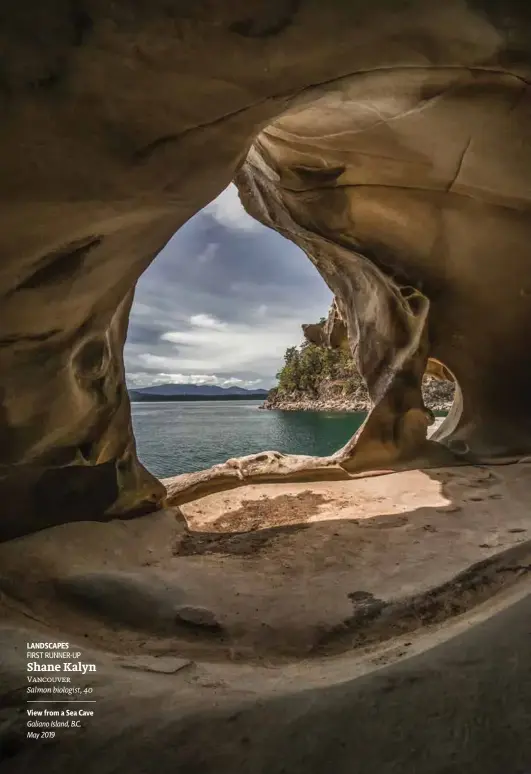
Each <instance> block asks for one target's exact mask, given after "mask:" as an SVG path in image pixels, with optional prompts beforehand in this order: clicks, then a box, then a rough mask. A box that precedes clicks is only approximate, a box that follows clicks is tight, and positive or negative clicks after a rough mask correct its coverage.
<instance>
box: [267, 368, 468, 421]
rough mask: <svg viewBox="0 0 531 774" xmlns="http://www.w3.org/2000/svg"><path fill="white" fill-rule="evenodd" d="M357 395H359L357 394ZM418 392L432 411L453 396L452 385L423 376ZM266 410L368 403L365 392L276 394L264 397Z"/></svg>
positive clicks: (353, 408)
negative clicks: (312, 394)
mask: <svg viewBox="0 0 531 774" xmlns="http://www.w3.org/2000/svg"><path fill="white" fill-rule="evenodd" d="M360 393H361V394H360ZM422 393H423V396H424V403H425V405H426V406H427V407H428V408H429V409H431V410H432V411H449V410H450V408H451V406H452V402H453V396H454V385H453V384H452V383H451V382H448V381H444V380H441V379H436V378H434V377H431V376H427V377H425V379H424V383H423V388H422ZM260 408H261V409H265V410H267V411H337V412H361V411H369V410H370V408H371V402H370V400H369V399H368V396H367V393H366V391H365V390H359V391H358V393H357V394H354V395H350V396H346V395H337V394H330V392H329V391H325V392H324V394H322V395H320V396H318V397H316V398H314V397H311V396H309V395H305V394H301V393H298V394H292V395H284V394H282V393H280V394H279V393H278V392H277V393H276V394H274V396H273V397H272V398H269V397H268V398H267V400H265V401H264V403H263V404H262V405H261V406H260Z"/></svg>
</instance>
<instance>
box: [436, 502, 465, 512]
mask: <svg viewBox="0 0 531 774" xmlns="http://www.w3.org/2000/svg"><path fill="white" fill-rule="evenodd" d="M435 510H436V512H437V513H457V511H460V510H462V509H461V506H460V505H456V504H455V503H451V504H450V505H444V506H443V507H442V508H436V509H435Z"/></svg>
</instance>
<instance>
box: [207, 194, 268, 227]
mask: <svg viewBox="0 0 531 774" xmlns="http://www.w3.org/2000/svg"><path fill="white" fill-rule="evenodd" d="M203 212H204V213H206V214H207V215H210V216H211V217H213V218H214V220H217V221H218V223H220V224H221V225H222V226H225V227H226V228H230V229H240V230H242V231H259V230H260V229H263V228H264V226H262V224H261V223H259V222H258V221H257V220H255V219H254V218H251V216H250V215H248V214H247V213H246V212H245V210H244V208H243V205H242V203H241V201H240V197H239V195H238V189H237V188H236V186H235V185H233V184H232V183H231V184H230V185H229V187H228V188H226V189H225V190H224V191H223V193H222V194H220V195H219V196H218V197H217V199H214V201H213V202H211V203H210V204H209V205H208V206H207V207H205V209H204V210H203Z"/></svg>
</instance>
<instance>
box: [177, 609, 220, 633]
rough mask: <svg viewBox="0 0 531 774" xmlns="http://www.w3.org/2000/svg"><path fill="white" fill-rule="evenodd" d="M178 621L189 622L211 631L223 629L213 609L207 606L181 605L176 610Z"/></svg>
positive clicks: (189, 624)
mask: <svg viewBox="0 0 531 774" xmlns="http://www.w3.org/2000/svg"><path fill="white" fill-rule="evenodd" d="M175 618H176V620H177V623H181V624H187V625H188V626H194V627H198V628H202V629H209V630H210V631H221V624H220V623H219V621H218V620H217V618H216V616H215V615H214V613H213V612H212V611H211V610H208V609H207V608H206V607H194V606H192V605H181V606H180V607H178V608H176V610H175Z"/></svg>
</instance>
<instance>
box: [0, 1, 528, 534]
mask: <svg viewBox="0 0 531 774" xmlns="http://www.w3.org/2000/svg"><path fill="white" fill-rule="evenodd" d="M3 16H4V17H5V18H3V24H2V28H3V38H2V50H3V58H2V71H1V90H0V99H1V100H2V110H3V116H4V119H3V122H2V127H1V129H0V132H1V153H2V169H3V174H2V181H1V186H0V195H1V199H2V206H1V208H0V217H1V219H2V220H1V224H0V234H1V237H0V238H1V243H2V257H3V263H2V268H1V271H0V297H1V303H0V330H1V342H0V343H1V349H0V369H1V371H2V375H3V376H2V394H1V411H2V415H1V424H0V449H1V459H0V501H1V502H2V519H1V524H2V527H1V528H0V534H1V535H2V536H3V537H9V536H13V535H16V534H23V533H24V532H27V531H31V530H33V529H36V528H39V527H41V526H48V525H50V524H55V523H61V522H63V521H68V520H73V519H74V520H75V519H86V518H108V517H109V516H111V515H115V514H131V513H136V512H142V511H145V510H146V509H152V508H156V507H157V506H158V505H159V504H160V503H161V502H162V500H163V498H164V494H165V493H164V487H163V486H162V485H161V484H160V482H158V481H156V480H155V479H153V478H152V477H151V476H150V475H149V474H148V473H147V471H145V470H144V469H143V468H142V466H141V465H140V464H139V462H138V460H137V458H136V452H135V445H134V438H133V436H132V430H131V422H130V414H129V405H128V399H127V395H126V391H125V390H124V373H123V361H122V354H121V353H122V346H123V341H124V339H125V334H126V329H127V317H128V311H129V307H130V304H131V301H132V297H133V292H134V285H135V282H136V280H137V278H138V276H139V275H140V274H141V273H142V271H143V270H144V269H145V267H146V266H147V265H148V264H149V262H150V261H151V260H152V258H153V257H154V256H155V255H156V254H157V252H158V251H159V250H160V249H161V247H162V246H163V245H164V244H165V243H166V242H167V240H168V239H169V238H170V237H171V236H172V234H173V233H174V232H175V230H176V229H178V228H179V227H180V225H182V224H183V223H184V222H186V220H187V219H188V218H189V217H190V216H191V215H192V214H193V213H195V212H196V211H197V210H199V209H200V208H201V207H202V206H204V205H205V204H206V203H207V202H208V201H210V200H211V199H212V198H214V196H215V195H217V194H218V193H219V192H220V191H221V190H222V189H223V188H224V187H225V186H226V185H227V184H228V182H229V181H230V180H231V179H233V178H235V179H236V182H237V184H238V186H239V189H240V193H241V195H242V198H243V201H244V203H245V206H246V207H247V208H248V209H249V211H250V212H252V213H253V214H254V215H255V216H256V217H258V218H260V219H261V220H263V221H264V222H266V223H268V224H269V225H271V226H272V227H274V228H276V229H278V230H279V231H281V232H282V233H284V234H285V235H286V236H288V237H289V238H291V239H294V240H295V241H296V242H297V243H298V244H300V245H301V246H302V247H303V248H304V249H306V251H307V252H308V254H309V256H310V257H311V259H312V260H313V261H314V262H315V264H316V265H317V266H318V268H319V270H320V271H321V273H322V274H323V276H324V277H325V279H326V281H327V282H328V284H329V285H330V286H331V287H332V288H333V290H334V292H335V293H336V295H337V297H338V299H339V302H340V303H341V305H342V310H343V313H344V314H345V318H346V320H347V325H348V330H349V335H350V336H351V338H352V339H354V338H359V348H358V352H359V358H360V362H361V363H362V368H363V372H364V374H365V376H366V378H367V380H368V382H369V386H370V389H371V390H372V392H373V395H374V398H375V402H376V404H377V405H376V408H375V411H374V412H373V415H372V417H371V419H370V421H369V422H368V423H367V425H366V427H365V431H364V432H365V435H364V436H363V435H362V436H361V437H360V439H359V441H358V446H357V452H356V455H354V457H355V458H356V460H357V461H354V462H353V461H352V460H353V459H354V457H352V455H351V457H352V459H351V461H350V462H349V463H348V464H347V465H346V466H345V465H344V464H342V465H340V467H341V470H339V471H338V470H337V464H336V463H337V460H336V461H334V462H330V461H328V462H327V463H326V465H325V467H327V468H334V471H335V472H334V473H333V475H342V474H344V473H345V470H346V468H349V466H350V467H351V468H352V469H356V470H362V469H366V468H367V466H381V465H382V464H383V465H386V466H391V467H393V466H396V465H397V464H410V463H411V461H412V460H415V459H419V458H420V459H424V460H426V461H428V462H429V460H430V459H432V458H434V459H436V460H437V462H438V463H440V462H441V461H444V459H445V458H446V459H448V457H447V456H446V457H445V455H448V454H450V451H448V448H447V449H446V450H445V449H444V447H443V446H441V445H439V446H435V445H434V444H428V445H427V442H426V441H425V430H426V427H425V425H426V422H425V418H424V412H423V408H422V405H421V401H420V399H419V395H420V391H419V380H420V378H421V376H422V373H423V372H424V368H425V365H426V362H427V358H428V357H435V358H437V359H440V360H441V361H442V362H444V363H445V364H447V366H448V367H449V368H450V369H451V370H452V372H453V373H455V375H456V378H457V379H458V381H459V384H460V386H461V390H462V394H463V409H462V413H461V416H460V418H459V421H458V422H457V423H456V425H455V427H454V428H453V430H452V432H451V439H450V438H448V439H445V442H446V445H447V447H449V441H450V440H453V441H457V442H460V443H461V447H463V448H464V446H466V449H467V450H468V451H469V452H470V453H471V454H472V455H473V458H474V459H515V458H518V457H519V456H521V455H523V454H526V453H528V452H529V447H530V446H531V410H530V408H529V401H528V396H529V392H530V387H531V365H530V361H529V358H528V355H527V349H528V344H527V337H526V335H525V333H524V332H525V331H526V330H528V329H529V324H530V322H531V319H530V318H531V304H530V302H529V298H530V293H531V258H530V256H529V243H530V236H531V234H530V230H531V226H530V225H529V206H530V201H531V189H530V187H529V175H528V172H527V170H528V169H529V163H530V161H531V159H530V156H531V149H530V145H529V143H528V142H527V128H528V122H529V105H530V102H529V80H530V78H531V74H530V71H531V52H530V49H529V32H530V28H531V13H530V12H529V11H528V10H527V8H524V7H523V6H522V4H521V3H518V2H516V1H515V2H509V3H504V4H501V3H491V2H487V1H486V0H485V2H479V1H476V0H474V1H472V0H470V2H463V0H452V1H451V2H448V3H444V4H440V5H439V6H434V4H433V3H431V2H428V0H411V2H409V3H405V4H404V3H402V4H397V3H395V2H391V0H381V1H380V2H379V3H378V4H377V6H375V5H374V4H369V3H350V4H349V3H343V2H339V0H337V1H334V0H332V2H329V3H326V4H323V3H321V2H318V0H306V1H305V2H298V3H287V2H281V0H275V1H274V2H267V3H265V2H262V0H252V1H251V2H246V3H243V2H240V1H239V0H234V1H233V2H227V3H223V4H219V3H212V2H210V0H201V2H196V3H188V4H186V3H185V4H179V5H178V6H173V5H171V4H168V3H165V2H162V0H155V2H151V3H140V4H136V5H135V7H134V9H133V8H132V7H131V6H130V4H129V3H127V2H117V3H114V4H113V5H112V6H111V7H108V6H107V7H105V8H104V7H102V6H100V5H99V4H98V3H96V2H86V3H83V4H82V3H74V4H73V5H72V4H68V3H66V2H65V3H63V2H61V0H59V2H57V3H53V4H45V5H44V6H43V7H41V8H40V9H39V10H37V11H35V10H34V9H31V13H30V11H29V10H28V9H26V8H25V7H24V6H23V5H20V6H17V7H15V6H13V7H11V8H10V9H9V11H6V12H3ZM44 30H47V31H49V34H46V35H44ZM403 287H408V288H413V291H414V292H413V293H410V292H409V291H408V292H407V293H406V294H404V293H401V292H400V288H403ZM362 441H363V444H366V445H367V448H366V449H365V451H364V453H363V454H361V446H360V444H362ZM363 444H362V445H363ZM463 445H464V446H463ZM455 448H456V447H455V444H454V449H455ZM382 450H384V451H383V457H382ZM441 454H442V457H441ZM433 455H435V457H433ZM349 459H350V458H349ZM298 464H299V462H297V465H298ZM300 464H301V465H302V464H303V463H300ZM304 464H307V461H306V462H305V463H304ZM312 465H314V467H319V465H321V463H319V464H317V463H315V464H313V463H312V464H310V467H312ZM321 467H322V465H321ZM240 472H241V471H240ZM329 472H330V471H329ZM346 472H347V474H348V472H349V471H348V470H346ZM327 474H328V473H327Z"/></svg>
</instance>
